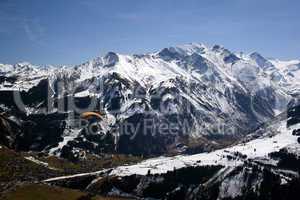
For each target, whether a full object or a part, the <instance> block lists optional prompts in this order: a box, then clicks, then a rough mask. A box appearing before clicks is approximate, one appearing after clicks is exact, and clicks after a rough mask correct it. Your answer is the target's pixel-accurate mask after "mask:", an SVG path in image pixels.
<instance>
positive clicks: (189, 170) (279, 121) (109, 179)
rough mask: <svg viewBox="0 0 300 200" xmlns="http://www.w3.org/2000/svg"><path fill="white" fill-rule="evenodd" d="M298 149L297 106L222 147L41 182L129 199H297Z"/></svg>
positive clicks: (299, 118) (299, 111) (299, 183)
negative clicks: (234, 142)
mask: <svg viewBox="0 0 300 200" xmlns="http://www.w3.org/2000/svg"><path fill="white" fill-rule="evenodd" d="M262 133H263V134H262ZM299 149H300V106H297V107H293V108H291V109H289V110H288V112H287V115H281V116H278V117H277V118H276V119H274V120H272V121H270V122H269V123H268V124H265V125H264V126H262V127H260V128H259V129H257V130H256V131H254V132H253V133H252V134H250V135H249V137H247V138H246V139H245V140H244V141H241V142H239V143H238V144H235V145H232V146H230V147H227V148H225V149H220V150H216V151H212V152H209V153H200V154H195V155H190V156H188V155H185V156H183V155H180V156H175V157H160V158H155V159H149V160H146V161H143V162H141V163H138V164H135V165H131V166H121V167H117V168H112V169H108V170H103V171H99V172H93V173H86V174H77V175H72V176H63V177H56V178H51V179H47V180H45V181H44V182H46V183H51V184H56V185H60V186H64V187H71V188H77V189H78V188H80V189H81V190H84V191H88V192H91V193H95V194H102V195H109V196H111V195H112V196H114V195H117V196H123V197H130V198H133V199H135V198H137V199H139V198H140V199H147V198H152V199H201V200H203V199H270V200H271V199H272V200H274V199H296V198H297V197H299V194H300V193H299V189H297V188H299V186H300V179H299V172H300V168H299V166H300V163H299V162H300V159H299V155H300V154H299V152H300V151H299ZM88 180H89V181H88Z"/></svg>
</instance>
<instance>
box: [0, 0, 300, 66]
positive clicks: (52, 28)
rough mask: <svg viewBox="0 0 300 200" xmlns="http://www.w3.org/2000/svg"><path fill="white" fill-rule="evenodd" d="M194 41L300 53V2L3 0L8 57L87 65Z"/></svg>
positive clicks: (0, 30)
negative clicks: (116, 54)
mask: <svg viewBox="0 0 300 200" xmlns="http://www.w3.org/2000/svg"><path fill="white" fill-rule="evenodd" d="M190 42H201V43H205V44H208V45H213V44H221V45H224V46H225V47H226V48H228V49H231V50H233V51H244V52H251V51H258V52H260V53H261V54H262V55H264V56H268V57H269V56H270V57H278V58H282V59H300V1H299V0H184V1H183V0H126V1H125V0H107V1H104V0H81V1H79V0H78V1H75V0H48V1H46V0H45V1H42V0H0V45H1V47H0V63H16V62H19V61H30V62H31V63H34V64H79V63H82V62H84V61H86V60H88V59H91V58H93V57H96V56H99V55H103V54H105V53H106V52H107V51H116V52H120V53H129V54H131V53H144V52H152V51H155V50H159V49H161V48H163V47H168V46H172V45H176V44H183V43H190Z"/></svg>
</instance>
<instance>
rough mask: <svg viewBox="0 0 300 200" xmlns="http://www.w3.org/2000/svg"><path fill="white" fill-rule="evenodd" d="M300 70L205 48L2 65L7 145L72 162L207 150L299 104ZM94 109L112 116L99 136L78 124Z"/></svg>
mask: <svg viewBox="0 0 300 200" xmlns="http://www.w3.org/2000/svg"><path fill="white" fill-rule="evenodd" d="M299 65H300V61H288V62H283V61H279V60H269V59H266V58H264V57H263V56H261V55H260V54H258V53H252V54H250V55H245V54H236V53H233V52H230V51H229V50H227V49H225V48H224V47H221V46H218V45H215V46H213V47H211V48H210V47H206V46H204V45H202V44H189V45H183V46H178V47H170V48H165V49H163V50H161V51H159V52H155V53H150V54H144V55H132V56H129V55H120V54H117V53H113V52H110V53H108V54H107V55H106V56H104V57H99V58H96V59H94V60H91V61H88V62H86V63H84V64H81V65H77V66H74V67H52V66H46V67H40V66H33V65H31V64H29V63H19V64H16V65H1V67H0V75H1V77H0V84H1V85H0V94H1V98H0V104H1V110H2V111H3V112H5V113H6V114H5V115H6V116H5V120H6V121H5V123H7V119H10V120H11V121H13V122H12V123H13V124H17V126H16V128H17V129H18V131H13V132H9V131H8V132H7V131H6V132H3V134H2V137H1V138H3V139H1V140H2V141H1V142H2V143H4V144H6V145H8V146H10V147H12V148H15V149H17V150H25V151H28V150H37V151H45V152H48V153H50V154H55V155H59V156H62V157H65V158H68V159H75V158H76V156H77V153H78V152H79V151H82V150H83V151H88V152H91V153H95V154H99V153H102V152H119V153H128V154H143V155H161V154H164V153H170V152H171V153H179V152H185V153H195V152H202V151H209V150H211V149H214V148H219V147H222V146H224V145H227V144H228V143H232V142H233V141H236V140H238V139H239V138H241V137H243V136H244V135H245V134H247V133H249V132H251V130H253V129H255V128H257V127H258V126H259V125H260V124H262V123H263V122H265V121H267V120H269V119H271V118H273V117H274V116H276V115H277V114H279V113H281V112H283V111H284V110H286V108H287V107H288V105H289V104H290V105H294V104H295V103H296V100H297V97H298V95H299V88H300V87H299V77H300V76H299ZM16 91H19V92H16ZM16 93H17V94H20V95H17V97H18V96H20V97H21V99H22V100H23V103H24V105H23V106H21V107H20V106H18V105H19V103H18V104H16V103H15V100H14V99H15V98H14V94H16ZM91 102H92V105H93V106H92V107H90V108H88V109H86V110H101V111H102V112H104V113H106V115H105V119H104V120H103V124H101V128H102V132H101V134H99V135H97V134H96V135H89V134H88V133H87V132H86V131H85V130H83V129H82V127H80V126H79V125H78V121H80V112H83V111H86V110H79V111H78V109H77V111H78V112H75V113H74V112H73V111H74V109H75V107H76V108H86V107H87V106H88V105H90V104H91ZM127 124H132V125H133V128H132V129H130V130H128V127H126V125H127ZM10 126H15V125H10ZM165 126H167V128H165ZM171 126H172V128H170V127H171ZM18 127H19V128H18ZM147 127H151V128H150V129H149V128H148V129H147ZM161 127H163V128H161ZM145 128H146V131H145ZM170 130H172V132H171V133H170ZM103 135H104V136H103Z"/></svg>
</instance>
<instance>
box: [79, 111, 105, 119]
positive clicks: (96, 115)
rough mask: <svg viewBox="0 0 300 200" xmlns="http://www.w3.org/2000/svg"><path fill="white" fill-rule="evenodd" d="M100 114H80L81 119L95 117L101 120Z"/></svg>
mask: <svg viewBox="0 0 300 200" xmlns="http://www.w3.org/2000/svg"><path fill="white" fill-rule="evenodd" d="M102 115H103V114H100V113H99V112H84V113H82V114H81V118H82V119H86V120H90V119H97V120H102Z"/></svg>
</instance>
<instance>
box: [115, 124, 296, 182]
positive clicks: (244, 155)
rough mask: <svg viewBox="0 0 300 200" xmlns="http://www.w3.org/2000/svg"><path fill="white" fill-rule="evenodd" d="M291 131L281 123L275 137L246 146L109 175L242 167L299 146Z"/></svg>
mask: <svg viewBox="0 0 300 200" xmlns="http://www.w3.org/2000/svg"><path fill="white" fill-rule="evenodd" d="M293 130H294V128H293V127H291V128H286V123H285V122H281V124H280V125H279V126H278V128H277V130H275V131H276V132H278V133H277V134H276V135H275V136H270V137H268V136H263V137H261V138H258V139H255V140H252V141H250V142H247V143H242V144H238V145H235V146H232V147H229V148H225V149H221V150H217V151H213V152H210V153H201V154H196V155H191V156H182V155H180V156H175V157H159V158H155V159H149V160H146V161H143V162H141V163H139V164H136V165H133V166H122V167H118V168H116V169H114V170H113V171H112V172H111V173H110V175H116V176H128V175H132V174H140V175H146V174H147V173H148V172H149V170H150V172H151V174H161V173H166V172H167V171H172V170H174V169H178V168H183V167H189V166H203V165H204V166H205V165H222V166H230V167H232V166H234V167H236V166H238V165H242V164H243V163H244V161H245V160H247V159H261V160H268V158H269V157H268V154H269V153H272V152H276V151H279V150H280V149H282V148H284V147H292V146H298V145H299V144H298V142H297V137H296V136H293V135H292V131H293ZM237 153H238V154H237ZM228 156H229V157H232V159H229V157H228Z"/></svg>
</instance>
